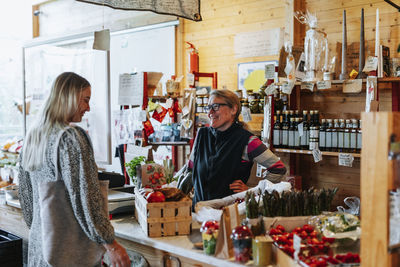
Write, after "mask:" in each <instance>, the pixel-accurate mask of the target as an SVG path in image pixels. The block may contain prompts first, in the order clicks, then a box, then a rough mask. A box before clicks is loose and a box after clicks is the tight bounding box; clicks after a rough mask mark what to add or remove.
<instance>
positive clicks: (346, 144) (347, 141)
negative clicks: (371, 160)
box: [343, 133, 350, 148]
mask: <svg viewBox="0 0 400 267" xmlns="http://www.w3.org/2000/svg"><path fill="white" fill-rule="evenodd" d="M343 147H344V148H350V133H344V140H343Z"/></svg>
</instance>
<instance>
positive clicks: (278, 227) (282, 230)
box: [275, 224, 285, 233]
mask: <svg viewBox="0 0 400 267" xmlns="http://www.w3.org/2000/svg"><path fill="white" fill-rule="evenodd" d="M275 229H278V230H280V231H281V232H282V233H284V232H285V227H283V226H282V225H280V224H278V225H277V226H276V227H275Z"/></svg>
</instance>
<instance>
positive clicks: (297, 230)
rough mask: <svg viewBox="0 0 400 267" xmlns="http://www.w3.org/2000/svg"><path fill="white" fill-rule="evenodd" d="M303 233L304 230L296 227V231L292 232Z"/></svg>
mask: <svg viewBox="0 0 400 267" xmlns="http://www.w3.org/2000/svg"><path fill="white" fill-rule="evenodd" d="M302 231H303V229H301V227H296V228H294V230H293V231H292V232H293V233H301V232H302Z"/></svg>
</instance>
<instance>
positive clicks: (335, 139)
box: [332, 132, 338, 148]
mask: <svg viewBox="0 0 400 267" xmlns="http://www.w3.org/2000/svg"><path fill="white" fill-rule="evenodd" d="M332 147H334V148H337V147H338V133H337V132H334V133H332Z"/></svg>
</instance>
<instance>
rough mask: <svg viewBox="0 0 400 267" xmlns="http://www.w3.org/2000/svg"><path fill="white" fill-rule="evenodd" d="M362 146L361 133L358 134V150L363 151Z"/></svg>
mask: <svg viewBox="0 0 400 267" xmlns="http://www.w3.org/2000/svg"><path fill="white" fill-rule="evenodd" d="M361 145H362V135H361V133H357V149H361Z"/></svg>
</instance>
